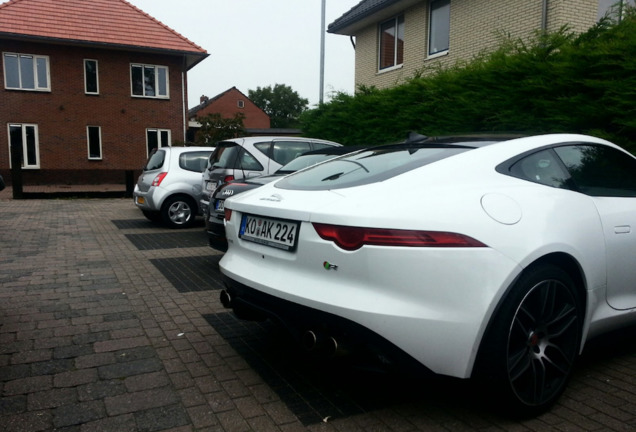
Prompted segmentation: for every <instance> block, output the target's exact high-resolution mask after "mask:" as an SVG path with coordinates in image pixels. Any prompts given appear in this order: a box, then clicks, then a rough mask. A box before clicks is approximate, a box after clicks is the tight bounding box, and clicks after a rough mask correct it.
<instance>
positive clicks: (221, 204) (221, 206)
mask: <svg viewBox="0 0 636 432" xmlns="http://www.w3.org/2000/svg"><path fill="white" fill-rule="evenodd" d="M224 209H225V200H217V201H216V202H215V203H214V210H216V211H218V212H221V213H222V212H223V210H224Z"/></svg>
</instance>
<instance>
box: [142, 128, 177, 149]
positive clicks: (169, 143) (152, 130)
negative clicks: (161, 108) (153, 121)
mask: <svg viewBox="0 0 636 432" xmlns="http://www.w3.org/2000/svg"><path fill="white" fill-rule="evenodd" d="M150 133H156V134H157V148H161V147H171V146H172V133H171V131H170V129H159V128H148V129H146V156H150V152H151V150H150V139H149V136H150ZM164 133H166V134H167V138H166V142H164V141H163V140H162V139H161V136H162V134H164Z"/></svg>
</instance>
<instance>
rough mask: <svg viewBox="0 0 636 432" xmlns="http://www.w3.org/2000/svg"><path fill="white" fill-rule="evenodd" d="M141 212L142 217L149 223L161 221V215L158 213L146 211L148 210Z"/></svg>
mask: <svg viewBox="0 0 636 432" xmlns="http://www.w3.org/2000/svg"><path fill="white" fill-rule="evenodd" d="M141 212H142V213H143V214H144V216H146V219H148V220H149V221H153V222H159V221H161V213H159V212H156V211H148V210H142V211H141Z"/></svg>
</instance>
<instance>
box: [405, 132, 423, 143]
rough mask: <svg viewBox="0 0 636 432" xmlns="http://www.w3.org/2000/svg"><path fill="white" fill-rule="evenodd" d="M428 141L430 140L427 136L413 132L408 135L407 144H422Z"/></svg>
mask: <svg viewBox="0 0 636 432" xmlns="http://www.w3.org/2000/svg"><path fill="white" fill-rule="evenodd" d="M426 140H428V137H427V136H426V135H422V134H420V133H417V132H414V131H411V132H409V133H408V134H407V135H406V141H405V144H414V143H421V142H424V141H426Z"/></svg>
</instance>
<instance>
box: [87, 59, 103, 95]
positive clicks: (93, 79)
mask: <svg viewBox="0 0 636 432" xmlns="http://www.w3.org/2000/svg"><path fill="white" fill-rule="evenodd" d="M84 92H85V93H87V94H99V77H98V75H97V60H84Z"/></svg>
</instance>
